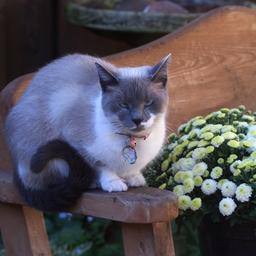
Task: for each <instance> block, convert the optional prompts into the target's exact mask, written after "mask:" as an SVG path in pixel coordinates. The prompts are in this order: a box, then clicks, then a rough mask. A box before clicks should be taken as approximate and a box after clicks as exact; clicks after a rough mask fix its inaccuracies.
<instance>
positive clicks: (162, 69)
mask: <svg viewBox="0 0 256 256" xmlns="http://www.w3.org/2000/svg"><path fill="white" fill-rule="evenodd" d="M170 60H171V54H168V55H167V56H166V57H164V58H163V59H161V61H160V62H159V63H158V64H156V65H154V66H153V67H152V68H151V71H150V79H151V81H152V82H153V83H157V84H159V83H161V84H162V85H163V87H166V82H167V75H168V74H167V71H168V63H169V62H170Z"/></svg>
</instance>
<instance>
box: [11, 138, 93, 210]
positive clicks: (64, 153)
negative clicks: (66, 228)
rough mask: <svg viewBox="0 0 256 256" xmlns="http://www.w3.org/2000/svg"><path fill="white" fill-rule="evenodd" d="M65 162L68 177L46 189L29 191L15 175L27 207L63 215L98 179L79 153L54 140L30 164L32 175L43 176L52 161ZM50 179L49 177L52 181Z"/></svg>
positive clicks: (35, 155) (59, 179) (56, 177)
mask: <svg viewBox="0 0 256 256" xmlns="http://www.w3.org/2000/svg"><path fill="white" fill-rule="evenodd" d="M56 158H57V159H63V160H65V161H66V162H67V164H68V165H69V174H68V176H66V177H64V176H60V175H59V176H54V177H52V179H51V180H50V181H49V183H48V182H47V185H46V186H44V188H42V189H41V188H40V189H38V190H37V189H31V188H27V187H26V186H25V185H24V183H23V182H22V180H21V179H20V177H19V175H18V172H17V171H16V172H15V182H16V184H17V186H18V188H19V191H20V193H21V195H22V196H23V198H24V199H25V201H26V202H27V203H28V205H30V206H32V207H34V208H37V209H39V210H43V211H63V210H65V209H67V208H68V207H70V206H72V205H73V204H75V202H76V201H77V200H78V198H79V197H80V196H81V195H82V193H83V192H84V191H85V190H86V189H88V187H89V186H90V185H91V184H92V182H93V180H94V178H95V171H94V170H93V169H92V167H91V166H90V165H89V164H88V163H87V162H86V161H85V160H84V159H83V157H82V156H81V155H80V154H79V153H78V152H77V150H76V149H74V148H73V147H71V146H70V145H69V144H68V143H66V142H65V141H62V140H57V139H56V140H52V141H50V142H48V143H47V144H46V145H44V146H41V147H40V148H38V150H37V152H36V153H35V154H34V155H33V157H32V160H31V171H32V172H33V173H40V172H41V171H43V169H44V167H45V166H46V165H47V163H48V162H49V161H50V160H53V159H56ZM49 179H50V177H49Z"/></svg>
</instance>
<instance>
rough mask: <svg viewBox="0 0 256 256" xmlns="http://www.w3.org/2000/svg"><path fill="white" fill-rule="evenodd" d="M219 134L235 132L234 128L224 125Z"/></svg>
mask: <svg viewBox="0 0 256 256" xmlns="http://www.w3.org/2000/svg"><path fill="white" fill-rule="evenodd" d="M221 132H222V133H225V132H237V130H236V128H235V127H234V126H233V125H228V124H226V125H224V126H223V127H222V129H221Z"/></svg>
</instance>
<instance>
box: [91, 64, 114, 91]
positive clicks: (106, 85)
mask: <svg viewBox="0 0 256 256" xmlns="http://www.w3.org/2000/svg"><path fill="white" fill-rule="evenodd" d="M95 66H96V68H97V71H98V75H99V80H100V85H101V88H102V91H103V92H105V91H107V90H108V89H111V87H113V86H116V85H117V84H118V78H117V77H116V76H115V75H114V74H113V72H111V71H110V70H108V69H106V68H105V67H103V66H102V65H100V64H99V63H97V62H95Z"/></svg>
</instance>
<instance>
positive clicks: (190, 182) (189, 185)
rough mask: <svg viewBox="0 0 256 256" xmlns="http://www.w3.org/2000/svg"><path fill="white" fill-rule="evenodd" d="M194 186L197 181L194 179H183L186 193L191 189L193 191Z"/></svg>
mask: <svg viewBox="0 0 256 256" xmlns="http://www.w3.org/2000/svg"><path fill="white" fill-rule="evenodd" d="M194 187H195V183H194V180H193V179H191V178H188V179H185V180H184V181H183V189H184V191H185V193H190V192H191V191H193V189H194Z"/></svg>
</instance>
